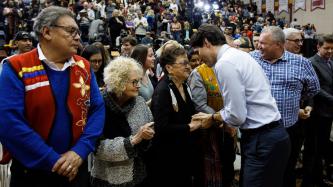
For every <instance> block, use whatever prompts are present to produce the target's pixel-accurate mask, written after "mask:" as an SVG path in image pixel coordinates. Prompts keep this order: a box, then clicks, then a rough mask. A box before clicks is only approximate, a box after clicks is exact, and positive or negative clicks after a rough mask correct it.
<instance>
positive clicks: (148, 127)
mask: <svg viewBox="0 0 333 187" xmlns="http://www.w3.org/2000/svg"><path fill="white" fill-rule="evenodd" d="M154 134H155V131H154V122H150V123H146V124H145V125H143V126H141V127H140V129H139V130H138V132H137V133H136V134H135V135H134V136H133V137H132V139H131V143H132V145H136V144H138V143H140V142H141V141H142V140H150V139H152V138H153V137H154Z"/></svg>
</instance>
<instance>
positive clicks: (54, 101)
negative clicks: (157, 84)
mask: <svg viewBox="0 0 333 187" xmlns="http://www.w3.org/2000/svg"><path fill="white" fill-rule="evenodd" d="M33 30H34V32H35V33H36V36H37V37H38V40H39V44H38V46H37V48H36V49H34V50H32V51H30V52H27V53H24V54H19V55H16V56H13V57H11V58H9V59H8V60H6V62H5V64H4V66H3V71H2V74H1V75H0V85H1V87H0V113H1V118H0V141H1V143H2V144H3V145H4V147H5V148H6V149H7V151H8V152H9V153H10V154H11V158H12V159H13V162H12V166H11V171H12V178H11V185H10V186H11V187H19V186H51V187H58V186H59V187H60V186H62V187H69V186H80V187H81V186H83V187H84V186H88V185H89V175H88V168H87V162H85V160H86V158H87V156H88V154H89V153H91V152H92V151H94V148H95V142H96V140H97V138H98V137H99V136H100V134H101V133H102V129H103V124H104V116H105V109H104V102H103V99H102V97H101V95H100V92H99V89H98V86H97V83H96V79H95V76H94V73H93V72H92V70H91V67H90V64H89V62H88V61H87V60H85V59H84V58H82V57H80V56H77V55H75V54H76V53H77V49H78V48H79V46H80V43H79V40H80V31H79V29H78V26H77V24H76V22H75V20H74V17H73V15H72V13H71V12H70V11H69V10H67V9H65V8H62V7H55V6H51V7H48V8H45V9H43V10H42V11H41V12H40V13H39V15H38V16H37V17H36V20H35V23H34V26H33ZM8 93H10V94H8ZM6 156H7V157H5V159H7V161H8V160H10V158H9V157H8V154H6ZM3 161H5V160H3Z"/></svg>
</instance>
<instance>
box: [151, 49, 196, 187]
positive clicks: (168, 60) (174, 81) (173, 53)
mask: <svg viewBox="0 0 333 187" xmlns="http://www.w3.org/2000/svg"><path fill="white" fill-rule="evenodd" d="M160 64H161V66H162V68H163V70H164V73H165V76H163V78H162V79H161V80H160V82H159V84H158V85H157V87H156V88H155V91H154V94H153V97H152V106H151V109H152V113H153V116H154V119H155V130H156V137H155V138H154V140H153V148H152V150H151V151H150V154H149V159H148V160H149V181H150V182H152V185H151V186H159V187H162V186H163V187H164V186H173V187H180V186H181V187H188V186H192V178H193V176H194V175H195V172H197V171H198V168H197V166H199V162H197V159H196V157H197V156H198V152H197V148H198V147H197V145H196V143H195V142H196V141H197V139H198V134H197V133H196V130H197V129H198V128H200V127H201V122H200V121H192V120H191V117H192V115H193V114H195V109H194V105H193V102H192V98H191V95H190V90H189V87H188V86H187V84H186V79H187V77H188V76H189V74H190V73H191V67H190V65H189V61H188V59H187V55H186V51H185V49H184V48H182V47H180V46H177V45H171V46H169V47H168V48H166V49H164V51H163V52H162V55H161V57H160Z"/></svg>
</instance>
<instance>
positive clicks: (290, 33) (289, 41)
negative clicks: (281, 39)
mask: <svg viewBox="0 0 333 187" xmlns="http://www.w3.org/2000/svg"><path fill="white" fill-rule="evenodd" d="M283 33H284V36H285V38H286V42H285V43H284V48H285V49H286V51H289V52H291V53H294V54H300V52H301V48H302V45H303V38H302V31H300V30H298V29H295V28H286V29H283Z"/></svg>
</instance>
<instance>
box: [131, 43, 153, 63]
mask: <svg viewBox="0 0 333 187" xmlns="http://www.w3.org/2000/svg"><path fill="white" fill-rule="evenodd" d="M148 49H149V47H148V46H146V45H143V44H140V45H137V46H135V47H134V49H133V51H132V54H131V58H133V59H134V60H136V61H137V62H138V63H139V64H141V65H142V67H143V65H144V64H145V62H146V59H147V55H148Z"/></svg>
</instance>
